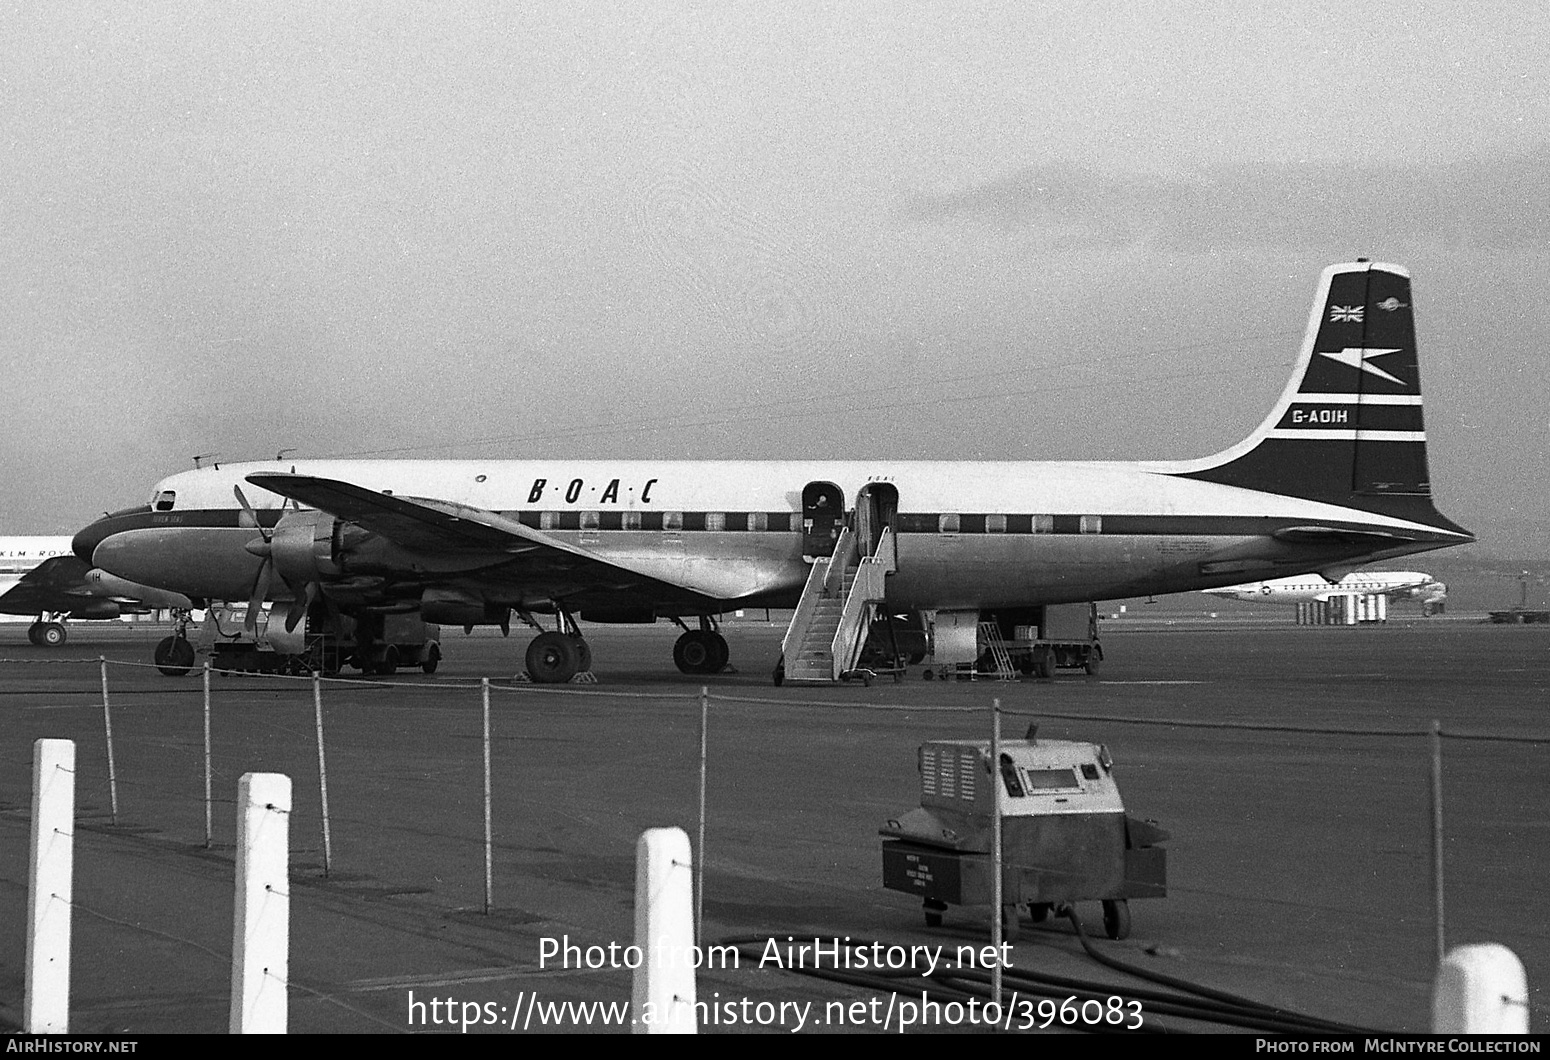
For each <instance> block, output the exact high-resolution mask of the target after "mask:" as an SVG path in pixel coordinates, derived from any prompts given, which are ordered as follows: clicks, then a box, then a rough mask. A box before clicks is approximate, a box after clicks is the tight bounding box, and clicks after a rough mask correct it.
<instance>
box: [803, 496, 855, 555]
mask: <svg viewBox="0 0 1550 1060" xmlns="http://www.w3.org/2000/svg"><path fill="white" fill-rule="evenodd" d="M844 522H845V491H844V490H842V489H840V488H839V487H838V486H836V485H835V484H834V483H832V482H809V483H808V484H807V485H806V486H803V487H802V558H803V559H805V560H807V561H809V562H811V561H812V560H814V559H817V558H820V557H824V556H832V555H834V545H835V543H836V542H837V541H838V540H839V537H840V527H841V526H842V525H843V524H844Z"/></svg>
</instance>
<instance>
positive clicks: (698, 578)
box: [247, 472, 769, 601]
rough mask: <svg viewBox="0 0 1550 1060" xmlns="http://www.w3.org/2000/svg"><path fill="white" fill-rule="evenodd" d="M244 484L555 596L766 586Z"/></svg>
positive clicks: (748, 578)
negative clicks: (485, 565) (494, 567)
mask: <svg viewBox="0 0 1550 1060" xmlns="http://www.w3.org/2000/svg"><path fill="white" fill-rule="evenodd" d="M247 481H248V482H251V483H252V484H253V485H255V486H258V487H259V488H261V489H266V490H269V491H270V492H272V493H278V494H279V495H280V496H282V497H289V498H291V499H293V500H295V501H297V502H299V503H301V504H305V505H309V506H310V507H313V508H317V509H318V510H319V511H323V512H327V513H328V514H330V515H333V516H335V517H336V518H339V519H344V520H347V521H348V522H351V523H353V524H355V525H356V526H358V527H360V528H361V529H363V530H366V531H369V532H371V533H374V534H380V535H381V536H382V537H384V538H386V539H387V540H389V541H391V542H393V543H394V544H397V545H399V546H401V547H403V548H406V549H409V550H411V551H414V552H417V553H421V554H424V555H431V556H436V555H449V554H450V555H455V554H458V553H465V554H470V555H480V554H485V555H488V554H496V555H500V556H504V557H507V562H505V563H503V564H501V566H500V569H499V572H498V573H496V572H492V573H491V575H490V576H491V577H492V578H498V580H500V581H502V582H504V583H507V584H510V585H514V586H520V587H525V588H529V589H532V590H535V591H539V590H543V591H549V590H553V591H555V592H556V594H557V595H576V594H578V593H583V594H585V593H606V594H613V593H636V594H644V595H647V596H650V597H652V598H654V599H657V600H666V601H672V600H685V599H686V597H710V598H712V599H720V600H727V599H737V598H739V597H743V596H748V595H752V594H753V593H754V592H757V591H759V590H761V589H764V588H767V587H768V581H769V579H768V577H767V576H766V572H763V571H760V570H759V569H757V568H756V567H755V566H753V565H750V564H746V563H735V562H733V563H720V564H713V565H712V564H707V565H701V566H691V565H685V564H682V563H678V564H672V565H669V564H664V563H663V562H662V561H661V560H660V559H659V558H655V557H642V556H632V557H615V556H606V555H602V554H600V553H597V552H593V551H591V550H589V549H586V548H583V547H581V546H580V545H575V544H571V543H570V542H568V541H565V540H563V539H561V538H557V537H555V536H553V535H551V534H547V533H544V532H543V531H542V530H538V529H535V528H533V527H531V526H525V525H523V524H522V523H520V522H518V521H517V520H515V519H511V518H508V517H507V516H504V515H501V514H500V513H498V512H492V511H488V510H486V509H483V508H475V507H472V506H470V505H466V504H458V503H456V502H455V501H444V500H438V499H435V498H429V497H400V496H393V495H390V494H386V493H381V492H378V491H376V490H370V489H366V488H365V487H363V486H357V485H355V484H354V483H350V482H342V481H339V480H337V479H327V478H319V477H317V476H314V475H297V474H286V473H282V472H260V473H255V474H252V475H249V476H247Z"/></svg>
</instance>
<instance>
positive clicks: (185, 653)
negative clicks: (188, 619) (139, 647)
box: [151, 637, 194, 677]
mask: <svg viewBox="0 0 1550 1060" xmlns="http://www.w3.org/2000/svg"><path fill="white" fill-rule="evenodd" d="M151 658H152V659H154V660H155V661H156V669H158V670H160V671H161V672H162V673H164V674H166V675H167V676H168V677H184V676H186V675H187V674H188V672H189V671H190V670H192V669H193V668H194V646H193V645H192V644H190V643H189V642H188V640H187V638H185V637H163V638H162V639H161V640H160V641H159V642H158V643H157V645H156V650H155V651H154V652H153V653H152V655H151Z"/></svg>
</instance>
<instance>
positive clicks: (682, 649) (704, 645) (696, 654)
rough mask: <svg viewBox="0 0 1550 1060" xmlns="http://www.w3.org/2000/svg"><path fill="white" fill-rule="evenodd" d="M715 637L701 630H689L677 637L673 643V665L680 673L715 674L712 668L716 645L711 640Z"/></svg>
mask: <svg viewBox="0 0 1550 1060" xmlns="http://www.w3.org/2000/svg"><path fill="white" fill-rule="evenodd" d="M715 636H717V635H716V634H714V633H707V632H706V631H704V630H701V629H691V630H690V631H689V632H687V633H685V634H684V635H683V636H681V637H679V638H678V640H676V641H675V642H674V643H673V665H675V666H677V667H678V670H679V672H680V673H686V674H712V673H715V672H716V671H715V669H712V666H713V665H714V663H715V661H716V644H715V641H714V640H712V639H711V638H712V637H715ZM722 665H725V663H723V664H722Z"/></svg>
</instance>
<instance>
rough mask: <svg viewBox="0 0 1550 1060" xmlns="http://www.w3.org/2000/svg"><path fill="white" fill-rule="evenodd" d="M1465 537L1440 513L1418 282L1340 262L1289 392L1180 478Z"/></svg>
mask: <svg viewBox="0 0 1550 1060" xmlns="http://www.w3.org/2000/svg"><path fill="white" fill-rule="evenodd" d="M1175 473H1177V474H1180V475H1182V476H1183V477H1186V478H1197V479H1204V480H1206V481H1208V482H1220V483H1223V484H1225V485H1229V486H1240V487H1242V488H1244V489H1253V490H1262V491H1264V492H1267V493H1279V494H1287V495H1290V496H1295V497H1302V498H1306V499H1308V500H1316V501H1327V502H1329V503H1332V504H1339V505H1342V506H1344V507H1349V508H1358V509H1361V510H1364V511H1370V512H1377V513H1380V514H1384V515H1392V516H1396V517H1398V518H1403V519H1410V520H1414V521H1416V522H1422V523H1427V524H1429V525H1432V526H1436V527H1438V528H1439V529H1444V530H1449V531H1453V532H1458V533H1466V532H1467V531H1464V530H1463V529H1462V528H1461V527H1459V526H1457V525H1456V524H1454V523H1453V522H1451V521H1450V520H1448V519H1446V518H1445V517H1444V516H1442V515H1440V514H1439V513H1438V512H1437V510H1436V508H1435V507H1433V505H1432V499H1431V481H1430V475H1429V474H1428V472H1427V466H1426V431H1425V428H1424V426H1423V423H1422V416H1421V379H1420V372H1419V369H1418V365H1417V358H1416V339H1415V314H1414V310H1413V308H1412V303H1411V298H1410V274H1409V273H1408V272H1406V271H1405V270H1404V269H1403V268H1401V267H1400V266H1398V265H1385V264H1380V263H1376V262H1367V261H1356V262H1350V263H1347V264H1342V265H1331V266H1330V267H1329V268H1327V269H1325V270H1324V273H1323V275H1322V276H1321V277H1320V278H1319V287H1318V294H1317V296H1316V297H1315V299H1314V302H1313V314H1312V316H1311V317H1310V318H1309V320H1308V330H1307V333H1306V334H1305V335H1304V336H1303V343H1302V350H1301V354H1300V356H1299V357H1298V360H1297V365H1296V367H1295V369H1294V370H1293V372H1292V378H1291V381H1290V383H1288V384H1287V388H1286V390H1285V391H1284V392H1283V393H1282V395H1281V398H1280V400H1279V401H1277V402H1276V405H1275V407H1274V408H1273V409H1272V410H1271V413H1270V415H1269V416H1268V417H1266V419H1265V421H1264V422H1263V423H1262V424H1260V426H1259V428H1258V429H1257V430H1255V431H1254V433H1253V434H1251V435H1250V436H1249V437H1248V438H1246V439H1245V440H1244V441H1243V442H1241V443H1239V444H1238V445H1236V446H1234V447H1233V448H1231V449H1228V450H1226V451H1225V452H1222V453H1218V454H1217V455H1216V456H1213V457H1207V458H1206V459H1204V460H1200V461H1194V462H1191V463H1190V464H1188V465H1186V466H1183V467H1180V468H1178V469H1177V471H1176V472H1175Z"/></svg>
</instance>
